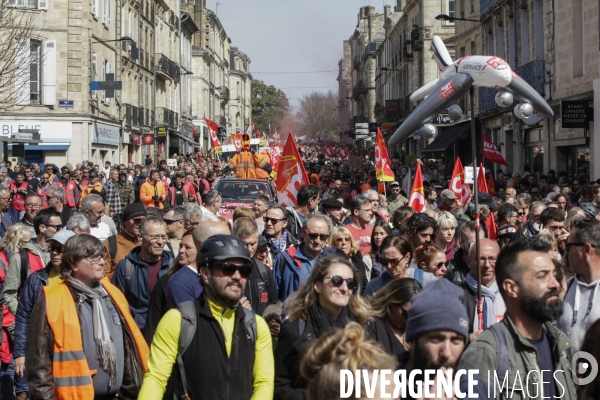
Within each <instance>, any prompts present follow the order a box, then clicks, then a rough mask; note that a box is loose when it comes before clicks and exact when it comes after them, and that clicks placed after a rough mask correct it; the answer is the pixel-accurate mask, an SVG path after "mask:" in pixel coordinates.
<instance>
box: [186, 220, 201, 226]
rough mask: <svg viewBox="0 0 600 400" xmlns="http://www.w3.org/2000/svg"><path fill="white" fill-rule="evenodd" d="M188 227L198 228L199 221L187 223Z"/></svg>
mask: <svg viewBox="0 0 600 400" xmlns="http://www.w3.org/2000/svg"><path fill="white" fill-rule="evenodd" d="M188 225H189V226H198V225H200V221H196V222H188Z"/></svg>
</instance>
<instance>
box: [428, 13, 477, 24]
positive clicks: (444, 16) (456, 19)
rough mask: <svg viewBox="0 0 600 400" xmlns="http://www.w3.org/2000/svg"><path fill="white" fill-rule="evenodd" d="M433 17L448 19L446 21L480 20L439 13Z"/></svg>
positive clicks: (442, 19) (441, 19)
mask: <svg viewBox="0 0 600 400" xmlns="http://www.w3.org/2000/svg"><path fill="white" fill-rule="evenodd" d="M435 19H437V20H438V21H448V22H454V21H469V22H481V20H479V19H469V18H457V17H451V16H449V15H447V14H440V15H438V16H436V17H435Z"/></svg>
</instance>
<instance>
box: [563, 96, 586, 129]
mask: <svg viewBox="0 0 600 400" xmlns="http://www.w3.org/2000/svg"><path fill="white" fill-rule="evenodd" d="M589 104H590V102H589V101H586V100H584V101H572V100H563V101H561V102H560V119H561V121H562V127H563V128H569V129H571V128H584V129H586V128H587V127H588V126H589V124H590V121H591V120H592V116H591V115H592V112H593V109H592V108H590V106H589Z"/></svg>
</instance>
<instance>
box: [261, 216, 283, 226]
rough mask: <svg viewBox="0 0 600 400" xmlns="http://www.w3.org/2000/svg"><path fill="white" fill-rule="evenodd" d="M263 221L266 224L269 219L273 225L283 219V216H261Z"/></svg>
mask: <svg viewBox="0 0 600 400" xmlns="http://www.w3.org/2000/svg"><path fill="white" fill-rule="evenodd" d="M263 221H265V224H268V223H269V221H270V222H271V223H272V224H273V225H275V224H277V223H278V222H280V221H285V218H281V219H278V218H270V217H263Z"/></svg>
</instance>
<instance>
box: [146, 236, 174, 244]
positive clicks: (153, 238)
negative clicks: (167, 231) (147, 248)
mask: <svg viewBox="0 0 600 400" xmlns="http://www.w3.org/2000/svg"><path fill="white" fill-rule="evenodd" d="M145 236H146V237H148V238H149V239H150V242H152V243H154V242H158V241H159V240H160V241H161V242H166V241H167V240H169V237H168V236H167V235H145Z"/></svg>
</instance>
